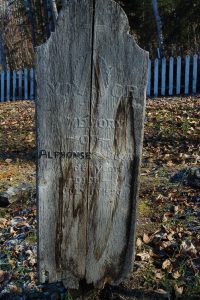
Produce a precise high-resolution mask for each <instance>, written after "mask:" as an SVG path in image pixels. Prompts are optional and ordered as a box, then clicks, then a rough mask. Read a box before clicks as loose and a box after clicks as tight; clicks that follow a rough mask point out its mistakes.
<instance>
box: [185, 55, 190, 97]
mask: <svg viewBox="0 0 200 300" xmlns="http://www.w3.org/2000/svg"><path fill="white" fill-rule="evenodd" d="M189 76H190V56H189V55H186V57H185V90H184V93H185V95H187V94H189V81H190V77H189Z"/></svg>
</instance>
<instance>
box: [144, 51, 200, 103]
mask: <svg viewBox="0 0 200 300" xmlns="http://www.w3.org/2000/svg"><path fill="white" fill-rule="evenodd" d="M198 65H199V58H198V55H197V54H195V55H194V56H192V57H191V56H190V55H186V56H185V58H181V57H180V56H178V57H177V58H174V57H170V58H169V59H168V60H167V59H166V58H162V59H160V60H159V59H155V60H149V67H148V87H147V96H149V97H158V96H173V95H177V96H179V95H183V94H184V95H188V94H196V93H197V92H199V90H200V74H199V73H198Z"/></svg>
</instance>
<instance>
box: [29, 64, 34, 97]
mask: <svg viewBox="0 0 200 300" xmlns="http://www.w3.org/2000/svg"><path fill="white" fill-rule="evenodd" d="M34 80H35V79H34V70H33V68H31V69H30V99H31V100H33V99H34V83H35V82H34Z"/></svg>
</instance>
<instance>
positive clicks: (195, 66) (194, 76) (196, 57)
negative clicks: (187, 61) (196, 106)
mask: <svg viewBox="0 0 200 300" xmlns="http://www.w3.org/2000/svg"><path fill="white" fill-rule="evenodd" d="M197 64H198V55H197V54H195V55H194V56H193V77H192V93H193V94H195V93H196V92H197Z"/></svg>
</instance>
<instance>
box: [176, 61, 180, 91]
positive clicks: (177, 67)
mask: <svg viewBox="0 0 200 300" xmlns="http://www.w3.org/2000/svg"><path fill="white" fill-rule="evenodd" d="M180 93H181V57H180V56H178V57H177V60H176V95H180Z"/></svg>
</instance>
